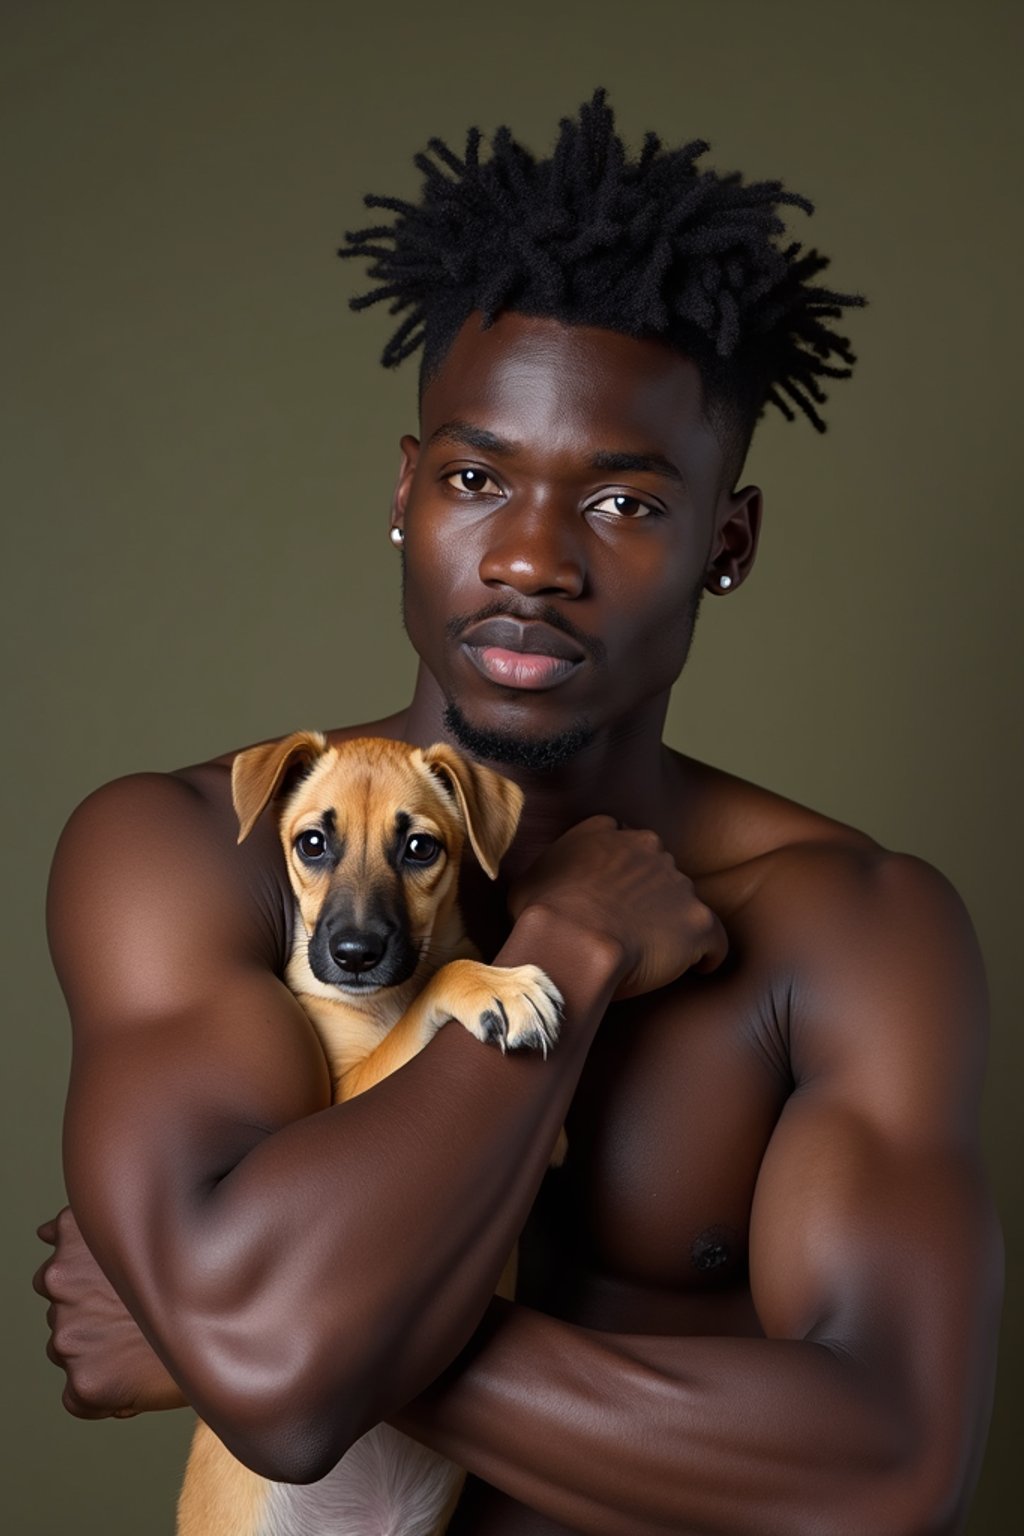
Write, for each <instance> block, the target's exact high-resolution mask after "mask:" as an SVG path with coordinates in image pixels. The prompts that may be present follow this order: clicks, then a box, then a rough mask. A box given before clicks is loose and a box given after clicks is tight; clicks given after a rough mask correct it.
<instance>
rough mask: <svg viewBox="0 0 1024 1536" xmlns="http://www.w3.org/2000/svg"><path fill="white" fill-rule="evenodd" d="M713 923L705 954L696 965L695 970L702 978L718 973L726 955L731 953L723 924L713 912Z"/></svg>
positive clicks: (706, 941)
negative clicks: (710, 973)
mask: <svg viewBox="0 0 1024 1536" xmlns="http://www.w3.org/2000/svg"><path fill="white" fill-rule="evenodd" d="M711 916H712V919H713V921H712V923H711V926H710V927H709V929H708V935H707V939H706V940H705V949H704V953H703V954H702V955H701V957H700V959H699V960H698V961H697V963H696V964H695V965H694V967H693V969H694V970H695V971H696V972H697V973H698V974H699V975H701V976H706V975H707V974H708V973H709V972H711V971H717V970H718V967H719V966H720V965H721V963H722V961H723V960H724V959H725V957H726V955H727V954H728V953H729V939H728V935H727V934H726V931H725V929H724V928H723V927H722V922H721V919H720V918H719V917H716V916H715V914H714V913H713V912H712V914H711Z"/></svg>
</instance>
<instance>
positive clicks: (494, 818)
mask: <svg viewBox="0 0 1024 1536" xmlns="http://www.w3.org/2000/svg"><path fill="white" fill-rule="evenodd" d="M420 758H421V761H422V762H423V764H424V766H425V767H426V768H427V769H429V771H430V772H431V773H432V774H434V775H435V776H436V777H437V778H439V779H440V780H441V782H442V784H443V785H444V786H445V789H446V790H447V791H448V793H449V794H450V795H451V796H452V798H453V799H454V800H455V801H456V803H457V804H458V807H459V809H460V811H461V812H462V819H463V821H464V822H465V824H466V831H467V833H468V834H469V841H470V843H471V845H472V848H473V852H474V853H475V854H476V856H477V859H478V861H479V863H480V866H481V868H482V869H483V870H484V872H485V873H486V874H488V875H489V876H490V878H491V879H492V880H495V879H497V875H498V865H499V864H500V863H501V861H502V859H503V858H504V856H505V854H506V853H507V852H508V849H509V845H510V843H511V842H512V839H513V838H514V837H515V835H516V827H517V826H518V825H519V815H520V812H521V811H522V809H523V792H522V790H521V789H520V788H519V785H518V784H513V782H512V780H511V779H506V778H503V777H502V775H501V774H500V773H495V772H494V769H493V768H484V767H482V766H481V765H480V764H479V763H474V762H471V761H470V760H469V758H466V757H461V756H460V755H459V753H458V752H456V751H455V749H454V748H453V747H450V746H448V744H447V742H443V741H439V742H436V743H435V744H434V746H432V747H427V748H426V749H425V750H424V751H423V752H422V753H420Z"/></svg>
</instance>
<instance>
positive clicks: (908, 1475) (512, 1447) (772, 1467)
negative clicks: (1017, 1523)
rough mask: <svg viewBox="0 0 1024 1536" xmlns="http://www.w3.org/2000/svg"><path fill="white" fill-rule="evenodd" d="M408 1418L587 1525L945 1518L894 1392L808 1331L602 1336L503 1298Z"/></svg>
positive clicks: (647, 1534)
mask: <svg viewBox="0 0 1024 1536" xmlns="http://www.w3.org/2000/svg"><path fill="white" fill-rule="evenodd" d="M393 1422H395V1423H396V1424H397V1425H398V1427H399V1428H401V1429H403V1430H405V1431H406V1432H407V1433H408V1434H411V1435H413V1436H415V1437H416V1438H418V1439H420V1440H422V1441H423V1442H424V1443H425V1444H428V1445H430V1446H432V1447H433V1448H434V1449H436V1450H439V1451H441V1452H443V1453H444V1454H445V1455H447V1456H450V1457H451V1458H452V1459H453V1460H454V1461H456V1462H458V1463H460V1464H461V1465H463V1466H465V1467H467V1468H468V1469H469V1470H470V1471H471V1472H474V1473H475V1474H476V1475H477V1476H479V1477H481V1478H483V1479H484V1480H485V1481H487V1482H489V1483H491V1484H493V1485H494V1486H495V1487H498V1488H501V1489H502V1490H503V1491H504V1492H506V1493H507V1494H509V1495H510V1496H511V1497H512V1498H514V1499H517V1500H519V1501H520V1502H522V1503H524V1504H526V1505H528V1506H529V1507H530V1508H532V1509H535V1510H537V1511H539V1512H540V1513H542V1514H544V1515H546V1516H547V1517H548V1518H550V1519H552V1520H555V1521H558V1522H559V1523H560V1524H563V1525H567V1526H569V1527H570V1528H571V1529H573V1530H579V1531H580V1532H585V1533H587V1536H627V1533H628V1536H664V1533H665V1532H666V1531H672V1532H673V1533H675V1536H689V1533H692V1536H706V1533H708V1532H710V1531H715V1532H718V1533H721V1536H775V1533H778V1536H803V1533H807V1536H812V1533H814V1536H821V1533H823V1532H828V1533H829V1536H846V1533H849V1536H865V1533H866V1532H871V1536H881V1533H883V1532H884V1533H886V1536H889V1533H896V1532H903V1533H907V1536H909V1533H917V1532H920V1531H924V1530H926V1529H927V1530H929V1531H931V1530H932V1529H933V1528H935V1529H938V1527H933V1525H932V1524H928V1523H926V1516H925V1513H924V1505H925V1503H926V1502H927V1497H926V1495H925V1493H924V1492H923V1490H922V1488H921V1486H920V1480H919V1479H917V1478H916V1477H915V1475H914V1474H913V1472H912V1470H911V1468H910V1467H909V1466H908V1464H907V1461H906V1460H905V1458H904V1455H903V1453H904V1451H905V1446H906V1427H905V1424H901V1422H900V1418H899V1414H898V1411H897V1410H896V1409H895V1407H894V1405H893V1404H892V1403H891V1402H889V1403H887V1402H886V1401H885V1400H884V1395H883V1394H882V1393H880V1392H878V1391H876V1390H875V1389H873V1388H872V1386H871V1384H870V1383H869V1382H868V1380H867V1378H866V1377H865V1375H864V1374H863V1373H862V1371H861V1370H860V1368H859V1367H858V1366H857V1365H855V1364H854V1363H853V1362H851V1361H850V1360H848V1359H845V1358H842V1357H840V1356H839V1355H837V1354H834V1353H833V1352H832V1351H831V1350H829V1349H828V1348H826V1347H824V1346H823V1345H821V1344H817V1343H812V1342H809V1341H800V1340H768V1339H731V1338H660V1337H644V1336H632V1335H630V1336H618V1335H612V1334H601V1333H595V1332H592V1331H590V1330H586V1329H579V1328H575V1327H572V1326H571V1325H569V1324H566V1323H563V1322H560V1321H557V1320H555V1319H553V1318H550V1317H546V1316H544V1315H543V1314H541V1313H537V1312H533V1311H531V1310H529V1309H528V1308H525V1307H520V1306H517V1305H513V1304H511V1303H506V1302H502V1301H499V1300H495V1301H494V1302H492V1304H491V1308H490V1310H489V1313H488V1316H487V1318H486V1320H485V1322H484V1323H483V1324H482V1326H481V1328H480V1330H479V1331H478V1334H477V1336H476V1337H475V1338H474V1340H473V1342H472V1343H471V1345H470V1346H469V1348H468V1349H467V1350H466V1351H465V1353H464V1355H463V1356H462V1357H461V1358H460V1360H459V1361H458V1362H457V1363H456V1365H455V1366H454V1367H452V1369H451V1370H450V1371H448V1372H447V1373H445V1375H444V1376H442V1377H441V1378H440V1379H439V1381H438V1382H437V1383H435V1384H434V1386H433V1387H432V1388H430V1389H429V1390H428V1391H427V1392H426V1393H425V1394H424V1395H423V1396H422V1397H421V1398H419V1399H418V1400H417V1401H416V1402H414V1403H411V1404H410V1405H409V1406H408V1408H406V1409H405V1410H404V1411H403V1412H402V1413H401V1414H400V1415H399V1416H397V1418H395V1419H394V1421H393ZM927 1519H928V1520H930V1519H931V1513H930V1512H929V1513H928V1514H927Z"/></svg>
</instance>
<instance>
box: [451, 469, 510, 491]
mask: <svg viewBox="0 0 1024 1536" xmlns="http://www.w3.org/2000/svg"><path fill="white" fill-rule="evenodd" d="M445 479H446V480H447V481H448V484H449V485H453V486H454V487H455V489H456V490H457V491H471V492H475V493H476V494H477V495H480V494H483V495H487V496H500V495H501V490H500V488H499V487H498V486H497V485H495V483H494V481H493V480H492V479H491V477H490V475H487V474H485V473H484V471H483V470H482V469H456V470H454V471H453V473H452V474H450V475H446V476H445Z"/></svg>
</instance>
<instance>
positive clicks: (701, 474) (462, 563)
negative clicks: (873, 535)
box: [394, 313, 734, 768]
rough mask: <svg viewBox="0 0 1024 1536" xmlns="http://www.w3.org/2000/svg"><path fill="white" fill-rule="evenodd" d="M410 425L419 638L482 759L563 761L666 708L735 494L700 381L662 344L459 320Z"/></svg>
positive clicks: (414, 613) (406, 490)
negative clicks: (417, 423) (418, 433)
mask: <svg viewBox="0 0 1024 1536" xmlns="http://www.w3.org/2000/svg"><path fill="white" fill-rule="evenodd" d="M421 430H422V437H421V440H420V441H419V442H417V440H416V439H415V438H411V437H408V438H404V439H403V441H402V448H403V453H404V455H405V458H404V464H403V470H402V474H401V477H400V479H399V484H398V488H397V491H396V497H395V508H394V520H395V521H397V522H400V523H401V524H402V526H403V528H404V532H405V543H404V604H405V623H406V628H407V630H408V633H409V636H410V639H411V640H412V643H413V645H414V646H415V648H416V651H417V652H418V654H419V656H420V658H421V660H422V662H423V664H424V666H425V667H426V668H427V669H428V671H429V672H430V673H431V674H432V676H433V677H434V679H435V680H436V682H437V684H438V685H439V687H440V689H441V692H442V694H443V696H444V698H445V701H446V704H447V706H448V710H447V714H446V724H447V725H448V726H449V728H450V729H451V730H452V732H453V734H455V736H456V738H457V739H459V740H461V742H462V744H463V745H464V746H466V747H467V748H468V749H469V750H471V751H473V752H475V754H476V755H477V756H483V757H491V758H492V759H495V760H498V761H502V762H505V763H506V764H512V765H515V764H518V765H519V766H523V767H534V768H543V767H552V766H555V765H556V763H557V762H558V761H561V760H564V759H565V758H566V757H568V756H570V755H572V754H573V753H574V752H576V751H578V750H579V749H580V748H581V747H582V746H584V745H586V744H587V743H588V742H589V741H590V740H592V739H594V738H595V737H599V736H601V735H602V734H608V733H611V734H612V735H614V734H615V733H617V732H623V733H628V732H629V731H630V730H632V729H636V728H638V726H639V724H640V723H641V721H642V720H643V718H644V716H645V714H646V713H647V711H648V710H650V709H656V710H658V711H661V712H662V713H663V710H664V705H665V702H666V700H667V696H668V691H669V689H670V688H671V686H672V684H673V682H674V681H675V679H676V677H677V676H678V674H679V672H680V670H681V668H682V666H683V663H684V661H685V659H686V654H687V651H688V649H689V645H690V640H691V637H692V634H693V626H694V621H695V618H696V611H697V604H698V599H699V594H700V591H701V588H702V586H703V585H704V582H705V580H706V578H707V575H708V571H709V564H710V562H711V560H712V559H713V558H714V557H715V555H716V553H717V548H718V545H719V544H720V543H721V538H722V531H721V530H722V526H723V523H724V522H725V519H726V517H727V516H728V512H729V508H728V503H729V502H730V501H731V500H733V499H734V498H730V496H729V495H728V494H727V493H726V494H724V495H723V494H721V493H720V485H719V482H720V478H721V474H722V453H721V449H720V446H719V444H718V442H717V440H716V438H715V435H714V433H713V431H712V429H711V427H710V426H709V424H708V422H707V420H706V419H705V417H704V415H703V412H702V397H701V385H700V376H699V374H698V371H697V368H696V366H695V365H694V364H693V363H692V362H690V361H689V360H688V359H686V358H684V357H681V356H680V355H679V354H677V353H675V352H673V351H671V350H670V349H669V348H668V347H665V346H663V345H662V344H661V343H659V342H654V341H638V340H634V339H632V338H630V337H627V336H621V335H618V334H617V333H615V332H612V331H605V330H598V329H595V328H591V327H583V326H566V325H563V324H561V323H560V322H558V321H554V320H541V319H534V318H529V317H526V316H523V315H517V314H511V313H509V314H503V315H501V316H500V317H499V319H498V320H497V321H496V323H495V324H494V325H493V326H492V327H490V328H489V329H487V330H481V328H480V322H479V317H478V316H471V317H470V319H469V320H468V321H467V323H466V324H465V325H464V326H463V328H462V330H461V331H460V332H459V334H458V336H457V337H456V339H455V342H454V344H453V345H452V347H451V349H450V351H449V352H448V354H447V356H446V357H445V359H444V362H443V364H442V365H441V368H440V369H439V371H438V372H437V374H436V375H435V377H434V378H433V379H432V381H431V382H430V383H429V384H428V385H427V387H426V389H425V390H424V394H423V400H422V405H421Z"/></svg>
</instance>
